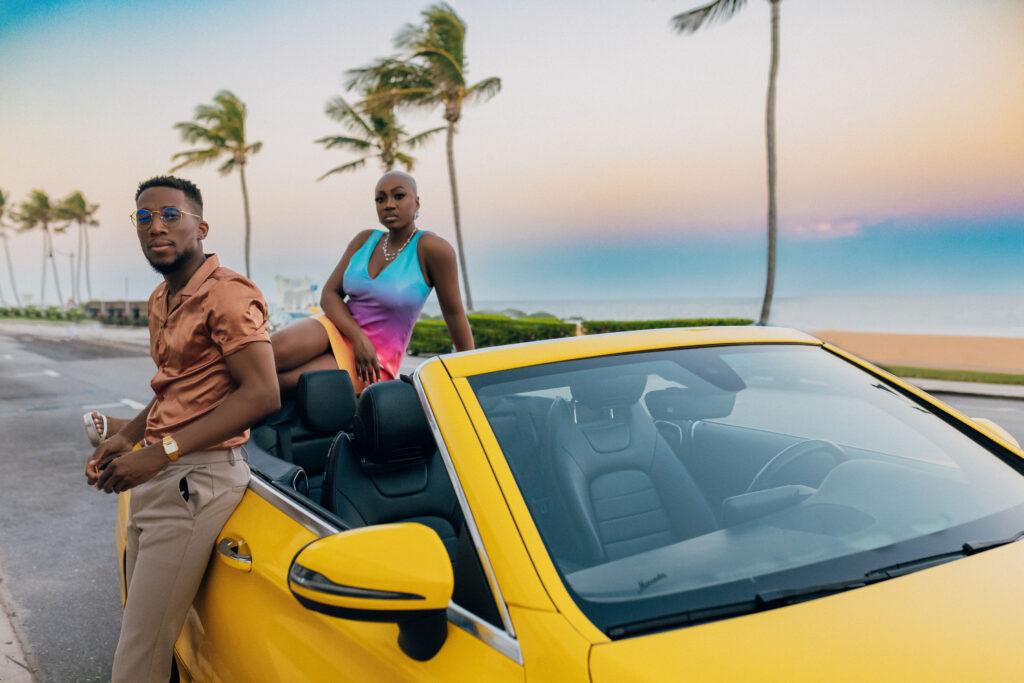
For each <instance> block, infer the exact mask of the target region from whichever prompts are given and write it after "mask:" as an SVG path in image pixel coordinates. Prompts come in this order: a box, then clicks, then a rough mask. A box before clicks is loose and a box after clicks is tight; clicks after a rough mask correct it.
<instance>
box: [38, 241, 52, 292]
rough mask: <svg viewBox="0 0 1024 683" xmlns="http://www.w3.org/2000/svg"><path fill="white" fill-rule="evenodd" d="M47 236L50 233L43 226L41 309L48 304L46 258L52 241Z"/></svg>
mask: <svg viewBox="0 0 1024 683" xmlns="http://www.w3.org/2000/svg"><path fill="white" fill-rule="evenodd" d="M47 236H48V233H47V231H46V226H43V279H42V281H41V282H40V283H39V308H44V307H45V306H46V304H45V303H43V302H44V297H45V296H46V258H47V256H48V255H49V252H50V249H49V246H50V240H49V239H47Z"/></svg>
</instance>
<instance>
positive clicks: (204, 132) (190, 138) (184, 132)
mask: <svg viewBox="0 0 1024 683" xmlns="http://www.w3.org/2000/svg"><path fill="white" fill-rule="evenodd" d="M173 128H174V129H175V130H177V131H178V132H179V133H180V134H181V139H182V140H184V141H185V142H188V143H191V144H193V145H194V144H195V143H197V142H200V141H202V142H211V143H213V142H215V141H217V136H216V135H215V134H214V133H213V131H211V130H210V129H209V128H207V127H206V126H200V125H199V124H198V123H195V122H194V121H181V122H179V123H176V124H174V126H173ZM220 142H223V141H220Z"/></svg>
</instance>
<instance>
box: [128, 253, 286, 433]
mask: <svg viewBox="0 0 1024 683" xmlns="http://www.w3.org/2000/svg"><path fill="white" fill-rule="evenodd" d="M269 341H270V336H269V335H268V334H267V304H266V303H265V302H264V300H263V294H262V293H261V292H260V290H259V289H258V288H257V287H256V285H254V284H253V283H252V282H251V281H250V280H248V279H246V278H244V277H242V276H241V275H239V274H238V273H236V272H234V271H233V270H229V269H227V268H221V267H220V261H219V260H218V259H217V255H216V254H207V256H206V261H204V262H203V265H201V266H199V269H198V270H197V271H196V272H195V273H194V274H193V275H192V277H191V278H190V279H189V281H188V284H186V285H185V287H184V288H183V289H182V290H181V291H180V292H178V294H177V295H176V296H175V297H174V298H173V299H171V300H170V301H168V299H167V283H166V282H162V283H160V285H159V286H158V287H157V288H156V289H155V290H153V293H152V294H151V295H150V297H149V353H150V355H151V356H152V357H153V361H154V362H155V363H156V368H157V370H156V375H154V376H153V380H152V381H151V382H150V386H151V387H153V393H154V394H155V395H156V402H155V403H154V404H153V408H152V410H150V411H149V419H148V420H147V422H146V442H147V443H158V442H159V441H160V440H161V439H162V438H163V437H164V436H166V435H168V434H170V435H173V434H174V433H175V432H177V431H180V430H181V429H183V428H184V427H186V426H187V425H189V424H191V423H193V422H195V421H196V420H198V419H199V418H201V417H202V416H203V415H206V414H207V413H209V412H210V411H212V410H213V409H214V408H216V407H217V406H219V405H220V404H221V403H222V402H223V401H224V399H225V398H227V396H228V394H230V393H231V392H232V390H234V388H235V385H234V383H233V381H232V379H231V374H230V373H229V372H228V366H227V363H226V362H225V360H224V358H225V356H229V355H231V354H232V353H234V352H235V351H238V350H239V349H241V348H242V347H244V346H246V345H247V344H251V343H252V342H269ZM248 440H249V430H248V429H246V430H245V431H243V432H241V433H240V434H238V435H237V436H233V437H231V438H230V439H228V440H227V441H224V442H222V443H219V444H216V445H211V446H209V447H208V450H217V449H222V448H232V447H234V446H240V445H242V444H244V443H245V442H247V441H248Z"/></svg>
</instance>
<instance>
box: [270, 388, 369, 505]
mask: <svg viewBox="0 0 1024 683" xmlns="http://www.w3.org/2000/svg"><path fill="white" fill-rule="evenodd" d="M355 406H356V394H355V389H354V388H353V387H352V378H351V377H349V374H348V372H347V371H345V370H318V371H316V372H306V373H303V374H302V375H300V376H299V383H298V386H297V387H296V390H295V400H294V401H289V402H287V403H286V404H285V405H283V406H282V407H281V409H280V410H278V411H277V412H276V413H273V414H271V415H269V416H267V418H266V419H264V421H263V423H262V424H261V425H260V426H258V427H255V428H253V430H252V443H254V444H255V445H256V446H258V447H260V448H262V449H263V450H264V451H266V452H267V453H269V454H270V455H272V456H275V457H277V458H280V459H281V460H284V461H285V462H286V463H294V464H295V465H298V466H299V467H301V468H302V469H303V471H305V473H306V477H307V478H308V480H309V497H310V498H311V499H313V500H315V501H316V502H318V503H319V502H321V500H322V487H323V480H324V473H325V472H326V469H327V454H328V452H329V451H330V448H331V444H332V443H333V442H334V437H335V435H336V434H337V433H338V432H339V431H341V430H343V429H348V428H350V427H351V425H352V418H353V415H354V414H355Z"/></svg>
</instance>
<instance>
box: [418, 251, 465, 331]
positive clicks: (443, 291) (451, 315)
mask: <svg viewBox="0 0 1024 683" xmlns="http://www.w3.org/2000/svg"><path fill="white" fill-rule="evenodd" d="M420 245H421V247H422V249H423V252H424V254H423V255H424V259H423V264H424V265H425V266H426V275H427V278H428V279H427V284H429V285H432V286H433V287H434V289H435V290H437V302H438V303H439V304H440V305H441V315H442V316H444V322H445V325H447V326H448V335H449V336H450V337H451V338H452V344H454V345H455V350H456V351H469V350H470V349H473V348H475V346H474V344H473V330H472V329H470V327H469V319H468V318H466V311H465V309H464V308H463V307H462V294H461V292H459V268H458V261H457V260H456V258H455V250H454V249H452V245H450V244H448V242H447V241H445V240H444V239H443V238H441V237H438V236H437V235H434V234H432V233H427V234H425V235H423V237H421V238H420Z"/></svg>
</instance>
